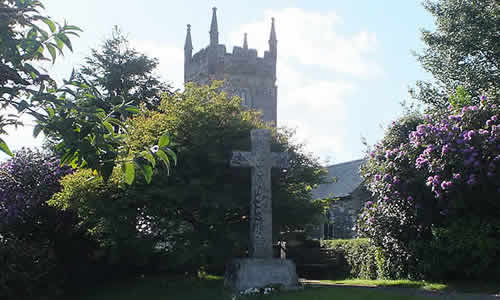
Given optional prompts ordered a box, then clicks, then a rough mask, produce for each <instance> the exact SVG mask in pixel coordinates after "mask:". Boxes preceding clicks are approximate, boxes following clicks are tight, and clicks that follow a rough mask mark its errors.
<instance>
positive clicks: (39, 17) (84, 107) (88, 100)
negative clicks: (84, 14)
mask: <svg viewBox="0 0 500 300" xmlns="http://www.w3.org/2000/svg"><path fill="white" fill-rule="evenodd" d="M43 8H44V7H43V5H42V3H41V2H39V1H34V0H2V1H0V17H1V18H0V55H1V56H0V107H1V109H2V115H0V134H6V126H9V125H16V126H17V125H20V122H19V117H20V116H21V115H22V114H23V113H27V114H30V115H31V116H33V117H34V118H35V119H36V121H37V123H38V125H37V126H36V127H35V129H34V132H33V134H34V135H35V136H37V135H38V134H39V133H40V132H41V131H43V132H44V133H45V134H46V136H47V137H48V138H49V140H50V142H52V143H53V144H54V145H55V146H54V149H55V150H56V152H58V153H59V154H60V155H61V163H63V164H70V165H72V166H73V167H77V166H80V167H88V168H90V169H92V170H96V171H97V172H98V173H99V174H100V175H103V176H104V178H107V177H109V176H110V175H111V172H112V170H113V168H114V166H115V165H117V164H120V165H122V166H124V167H125V168H126V169H127V170H129V171H128V172H126V174H127V182H131V181H133V179H134V174H135V172H131V171H130V170H134V168H131V167H130V162H132V161H133V162H134V163H135V164H137V165H138V166H140V167H141V169H142V170H143V173H144V176H146V178H147V179H150V177H151V176H150V175H151V174H152V172H151V170H150V169H151V168H152V167H154V163H153V162H151V159H154V156H152V155H151V154H150V153H149V152H147V151H146V152H145V151H141V152H140V153H134V152H131V151H130V147H128V146H127V144H126V141H125V139H124V137H125V136H126V133H127V131H126V128H125V127H124V126H123V124H122V123H121V122H120V120H118V119H116V118H114V117H113V116H116V115H119V114H121V115H123V114H131V113H137V112H138V111H139V110H138V109H137V108H136V107H135V106H133V103H134V101H133V100H127V99H125V98H123V97H122V98H121V101H120V102H117V103H114V104H113V105H112V106H109V104H108V102H107V101H106V100H107V97H106V96H103V95H102V94H101V92H100V91H99V88H98V86H97V87H96V86H94V84H93V83H92V82H88V81H86V80H84V79H82V78H76V77H75V75H74V74H72V75H71V77H70V78H69V80H67V81H64V85H62V86H57V84H56V82H55V81H54V80H53V79H51V77H50V76H49V75H48V74H46V73H45V72H44V70H43V68H42V67H41V66H40V65H39V63H40V62H41V61H46V60H52V62H55V60H56V58H57V55H60V54H62V53H63V52H62V50H63V49H64V48H68V49H70V50H72V45H71V41H70V39H69V36H70V35H76V36H78V33H77V32H79V31H81V30H80V29H79V28H78V27H76V26H72V25H68V24H66V23H65V24H64V25H63V26H61V25H59V24H58V23H55V22H54V21H52V20H51V19H50V18H48V17H46V16H44V15H43V14H42V13H41V12H40V11H41V10H42V9H43ZM43 24H44V25H45V26H46V27H47V28H48V31H47V30H44V29H42V27H41V26H42V25H43ZM47 28H46V29H47ZM49 55H50V59H49V58H48V57H47V56H49ZM103 107H106V108H107V110H104V109H103ZM9 108H14V109H15V110H16V111H17V112H18V113H17V114H15V115H6V114H7V109H9ZM163 141H165V138H164V139H163ZM157 142H161V140H158V141H157ZM167 144H168V143H165V142H163V143H162V144H161V145H160V147H165V146H167ZM0 150H1V151H3V152H5V153H7V154H9V155H12V153H11V151H10V150H9V148H8V146H7V145H6V143H5V142H4V141H3V140H2V139H1V138H0ZM143 150H144V149H143ZM165 150H166V149H165ZM171 154H172V153H171ZM141 158H142V159H141ZM159 159H160V160H162V159H161V158H159ZM164 163H166V164H168V161H166V160H164Z"/></svg>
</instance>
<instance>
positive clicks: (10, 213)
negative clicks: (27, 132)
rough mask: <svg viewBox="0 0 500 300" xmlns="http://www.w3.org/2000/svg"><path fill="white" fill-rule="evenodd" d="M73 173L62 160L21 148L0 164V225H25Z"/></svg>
mask: <svg viewBox="0 0 500 300" xmlns="http://www.w3.org/2000/svg"><path fill="white" fill-rule="evenodd" d="M70 172H72V170H71V169H70V168H67V167H61V166H60V164H59V160H58V159H56V158H54V157H52V156H50V155H47V154H43V153H41V152H39V151H33V150H29V149H22V150H20V151H18V152H16V154H15V156H14V157H13V158H11V159H9V160H8V161H6V162H4V163H2V164H1V165H0V222H4V223H13V222H16V223H17V222H25V221H27V220H26V218H29V217H30V216H32V215H33V214H34V211H35V210H37V209H38V208H40V207H43V206H45V205H46V204H45V202H46V201H47V200H49V199H50V197H51V196H52V195H53V194H54V193H55V192H57V191H59V188H60V186H59V179H60V178H61V177H63V176H64V175H66V174H69V173H70Z"/></svg>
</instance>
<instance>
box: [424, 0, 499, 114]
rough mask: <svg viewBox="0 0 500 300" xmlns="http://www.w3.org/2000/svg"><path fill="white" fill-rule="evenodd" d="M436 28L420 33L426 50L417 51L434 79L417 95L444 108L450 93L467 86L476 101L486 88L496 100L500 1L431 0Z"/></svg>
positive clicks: (429, 2) (477, 102)
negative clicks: (433, 81)
mask: <svg viewBox="0 0 500 300" xmlns="http://www.w3.org/2000/svg"><path fill="white" fill-rule="evenodd" d="M424 7H425V8H426V9H427V10H428V11H429V12H430V13H431V14H432V15H433V16H434V17H435V20H436V30H435V31H433V32H431V31H429V30H423V31H422V40H423V41H424V43H425V44H426V48H425V49H424V51H423V52H422V53H419V54H416V56H417V59H418V61H419V62H420V63H421V64H422V66H423V68H424V69H425V70H426V71H428V72H430V73H431V74H432V75H433V76H434V79H435V83H429V82H424V81H420V82H418V83H417V93H415V97H416V98H417V99H419V100H421V101H423V102H425V103H428V104H432V105H435V106H438V107H441V108H445V107H446V106H447V105H448V102H447V98H448V95H452V94H454V92H455V90H456V89H457V88H458V87H459V86H463V88H465V90H467V91H468V92H469V93H470V94H471V96H472V100H473V101H474V104H479V100H480V99H479V97H480V96H481V95H482V94H484V93H486V92H488V93H489V94H490V95H489V96H490V97H492V98H495V97H496V96H497V95H498V94H499V90H498V87H499V86H500V43H498V33H499V32H500V3H499V2H498V1H497V0H482V1H476V0H432V1H431V0H427V1H425V2H424Z"/></svg>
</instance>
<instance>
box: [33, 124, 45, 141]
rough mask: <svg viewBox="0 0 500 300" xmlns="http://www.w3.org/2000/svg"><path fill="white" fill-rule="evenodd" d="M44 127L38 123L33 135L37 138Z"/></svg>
mask: <svg viewBox="0 0 500 300" xmlns="http://www.w3.org/2000/svg"><path fill="white" fill-rule="evenodd" d="M42 129H43V127H42V126H41V125H40V124H38V125H36V126H35V128H33V137H34V138H36V137H37V136H38V135H39V134H40V132H41V131H42Z"/></svg>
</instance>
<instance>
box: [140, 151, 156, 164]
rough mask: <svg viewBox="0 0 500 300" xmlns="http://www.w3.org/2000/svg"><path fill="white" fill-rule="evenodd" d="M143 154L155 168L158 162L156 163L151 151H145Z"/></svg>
mask: <svg viewBox="0 0 500 300" xmlns="http://www.w3.org/2000/svg"><path fill="white" fill-rule="evenodd" d="M141 154H142V156H144V158H145V159H147V160H148V161H149V162H150V163H151V165H152V166H153V168H154V167H155V165H156V161H155V158H154V156H153V154H151V152H149V151H143V152H141Z"/></svg>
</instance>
